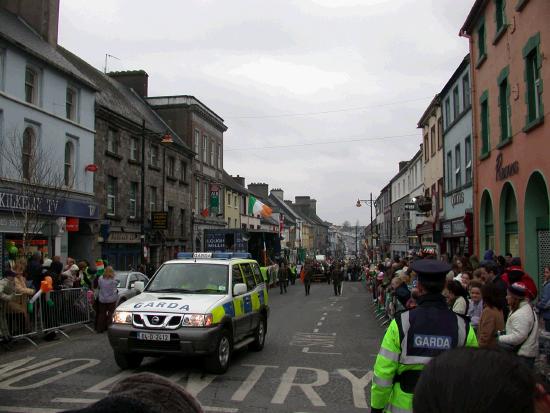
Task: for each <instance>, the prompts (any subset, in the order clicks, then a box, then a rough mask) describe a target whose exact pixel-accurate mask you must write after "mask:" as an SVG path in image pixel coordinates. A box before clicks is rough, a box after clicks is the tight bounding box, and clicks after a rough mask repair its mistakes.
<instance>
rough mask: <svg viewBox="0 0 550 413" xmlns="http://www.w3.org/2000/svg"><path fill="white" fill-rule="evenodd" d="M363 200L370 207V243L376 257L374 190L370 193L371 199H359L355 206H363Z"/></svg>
mask: <svg viewBox="0 0 550 413" xmlns="http://www.w3.org/2000/svg"><path fill="white" fill-rule="evenodd" d="M361 202H363V203H364V204H365V205H368V206H369V207H370V245H371V248H372V259H374V241H373V240H374V232H373V230H372V206H373V205H374V201H373V199H372V192H371V193H370V198H369V199H358V200H357V203H356V204H355V206H356V207H357V208H361Z"/></svg>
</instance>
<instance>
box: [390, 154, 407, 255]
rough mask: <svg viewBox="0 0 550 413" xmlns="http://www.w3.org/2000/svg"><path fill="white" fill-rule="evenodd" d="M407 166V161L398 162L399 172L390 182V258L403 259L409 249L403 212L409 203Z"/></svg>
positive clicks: (405, 217) (405, 219)
mask: <svg viewBox="0 0 550 413" xmlns="http://www.w3.org/2000/svg"><path fill="white" fill-rule="evenodd" d="M407 166H408V161H402V162H399V172H398V173H397V175H395V176H394V177H393V178H392V180H391V181H390V185H391V211H392V223H391V244H390V254H391V257H404V256H406V255H407V251H408V249H409V242H408V230H409V213H408V212H407V211H406V210H405V204H406V203H408V202H409V187H408V185H407Z"/></svg>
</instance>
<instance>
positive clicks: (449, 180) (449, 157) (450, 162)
mask: <svg viewBox="0 0 550 413" xmlns="http://www.w3.org/2000/svg"><path fill="white" fill-rule="evenodd" d="M452 190H453V154H452V152H451V151H449V152H447V191H452Z"/></svg>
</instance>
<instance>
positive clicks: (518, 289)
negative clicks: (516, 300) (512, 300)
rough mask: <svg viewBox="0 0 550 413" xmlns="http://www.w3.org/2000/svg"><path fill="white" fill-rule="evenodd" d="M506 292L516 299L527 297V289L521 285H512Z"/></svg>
mask: <svg viewBox="0 0 550 413" xmlns="http://www.w3.org/2000/svg"><path fill="white" fill-rule="evenodd" d="M508 291H510V293H512V294H513V295H515V296H516V297H520V298H525V296H526V295H527V287H526V286H525V284H523V283H519V282H518V283H513V284H512V285H510V286H509V287H508Z"/></svg>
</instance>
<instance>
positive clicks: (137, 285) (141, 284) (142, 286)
mask: <svg viewBox="0 0 550 413" xmlns="http://www.w3.org/2000/svg"><path fill="white" fill-rule="evenodd" d="M134 289H136V290H138V291H139V292H142V291H143V290H144V289H145V283H144V282H143V281H136V282H135V283H134Z"/></svg>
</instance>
